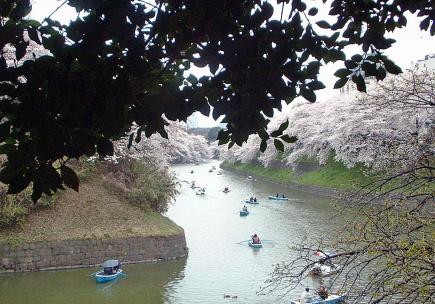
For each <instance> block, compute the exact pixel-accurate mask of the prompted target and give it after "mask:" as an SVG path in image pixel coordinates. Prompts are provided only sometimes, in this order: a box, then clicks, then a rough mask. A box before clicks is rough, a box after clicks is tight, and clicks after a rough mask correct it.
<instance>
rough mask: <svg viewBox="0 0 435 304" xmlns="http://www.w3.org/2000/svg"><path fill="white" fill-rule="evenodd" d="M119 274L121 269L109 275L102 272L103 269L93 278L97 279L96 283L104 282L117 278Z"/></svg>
mask: <svg viewBox="0 0 435 304" xmlns="http://www.w3.org/2000/svg"><path fill="white" fill-rule="evenodd" d="M121 275H122V269H119V271H118V272H117V273H115V274H111V275H106V274H104V271H99V272H97V274H96V275H95V279H96V280H97V282H98V283H105V282H109V281H113V280H115V279H117V278H119V277H120V276H121Z"/></svg>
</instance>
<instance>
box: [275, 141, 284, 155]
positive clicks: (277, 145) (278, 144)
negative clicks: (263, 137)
mask: <svg viewBox="0 0 435 304" xmlns="http://www.w3.org/2000/svg"><path fill="white" fill-rule="evenodd" d="M273 144H274V145H275V148H276V149H277V150H278V151H281V152H284V144H283V143H282V141H280V140H279V139H274V140H273Z"/></svg>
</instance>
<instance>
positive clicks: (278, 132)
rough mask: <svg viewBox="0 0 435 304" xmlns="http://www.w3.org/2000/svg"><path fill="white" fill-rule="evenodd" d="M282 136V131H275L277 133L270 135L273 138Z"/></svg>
mask: <svg viewBox="0 0 435 304" xmlns="http://www.w3.org/2000/svg"><path fill="white" fill-rule="evenodd" d="M281 134H282V131H281V130H275V131H273V132H272V133H270V136H271V137H278V136H280V135H281Z"/></svg>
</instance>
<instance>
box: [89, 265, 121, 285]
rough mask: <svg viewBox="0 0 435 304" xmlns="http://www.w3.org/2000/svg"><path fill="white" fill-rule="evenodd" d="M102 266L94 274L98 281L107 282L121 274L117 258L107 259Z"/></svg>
mask: <svg viewBox="0 0 435 304" xmlns="http://www.w3.org/2000/svg"><path fill="white" fill-rule="evenodd" d="M102 266H103V270H100V271H98V272H97V273H96V274H95V279H96V280H97V282H98V283H104V282H109V281H112V280H115V279H116V278H118V277H120V276H121V275H122V269H121V268H120V267H121V263H120V262H119V261H118V260H107V261H105V262H104V263H103V265H102Z"/></svg>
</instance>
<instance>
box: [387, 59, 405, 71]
mask: <svg viewBox="0 0 435 304" xmlns="http://www.w3.org/2000/svg"><path fill="white" fill-rule="evenodd" d="M383 61H384V65H385V69H386V70H387V72H388V73H391V74H394V75H397V74H400V73H402V69H401V68H400V67H399V66H398V65H396V64H395V63H394V62H393V61H391V60H389V59H384V60H383Z"/></svg>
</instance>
